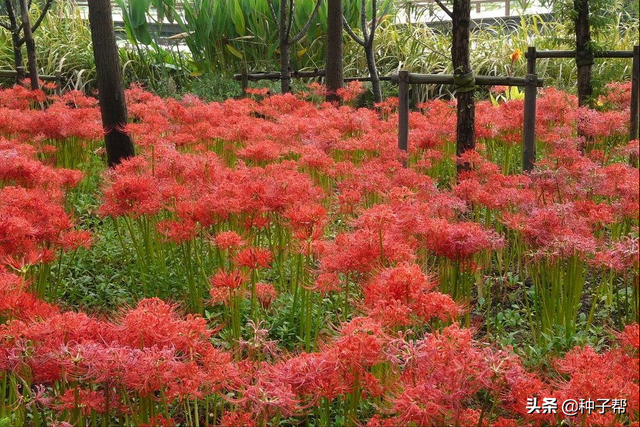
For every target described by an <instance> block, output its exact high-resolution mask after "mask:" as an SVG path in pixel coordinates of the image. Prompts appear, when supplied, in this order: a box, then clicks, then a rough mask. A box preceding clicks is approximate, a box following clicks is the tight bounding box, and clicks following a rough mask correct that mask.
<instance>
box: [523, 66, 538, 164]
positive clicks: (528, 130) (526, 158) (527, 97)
mask: <svg viewBox="0 0 640 427" xmlns="http://www.w3.org/2000/svg"><path fill="white" fill-rule="evenodd" d="M537 93H538V76H536V75H535V74H527V76H526V77H525V86H524V130H523V134H522V139H523V141H522V171H523V172H530V171H532V170H533V165H534V164H535V162H536V96H537Z"/></svg>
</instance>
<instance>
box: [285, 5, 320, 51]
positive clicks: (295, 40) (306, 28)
mask: <svg viewBox="0 0 640 427" xmlns="http://www.w3.org/2000/svg"><path fill="white" fill-rule="evenodd" d="M321 3H322V0H318V1H317V2H316V6H315V7H314V8H313V12H311V15H310V16H309V19H308V20H307V22H306V23H305V24H304V27H302V29H301V30H300V32H299V33H298V34H296V35H295V36H294V37H293V38H292V39H291V40H289V44H290V45H292V44H295V43H298V42H299V41H300V39H302V37H304V35H305V34H306V32H307V31H309V27H311V22H312V21H313V20H314V19H315V17H316V15H317V14H318V11H319V10H320V4H321Z"/></svg>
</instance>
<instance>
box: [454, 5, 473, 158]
mask: <svg viewBox="0 0 640 427" xmlns="http://www.w3.org/2000/svg"><path fill="white" fill-rule="evenodd" d="M452 18H453V40H452V43H451V59H452V61H453V68H454V74H458V75H465V74H469V73H471V64H470V61H469V26H470V23H471V1H470V0H454V2H453V17H452ZM456 99H457V101H458V107H457V108H458V122H457V125H456V132H457V136H456V153H457V155H458V156H460V155H461V154H463V153H464V152H465V151H468V150H473V149H474V148H475V134H474V123H475V100H474V91H468V92H463V91H457V92H456ZM466 168H468V165H459V169H466Z"/></svg>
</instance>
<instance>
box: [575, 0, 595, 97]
mask: <svg viewBox="0 0 640 427" xmlns="http://www.w3.org/2000/svg"><path fill="white" fill-rule="evenodd" d="M573 7H574V9H575V12H576V19H575V30H576V65H577V67H578V104H579V105H580V106H583V105H588V104H589V101H590V98H591V94H592V92H593V89H592V87H591V66H592V65H593V53H592V52H591V46H590V43H591V30H590V29H589V1H588V0H574V2H573Z"/></svg>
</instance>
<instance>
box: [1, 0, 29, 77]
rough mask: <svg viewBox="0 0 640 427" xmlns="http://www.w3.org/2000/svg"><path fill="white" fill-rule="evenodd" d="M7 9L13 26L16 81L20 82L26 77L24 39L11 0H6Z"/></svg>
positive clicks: (12, 38) (12, 41)
mask: <svg viewBox="0 0 640 427" xmlns="http://www.w3.org/2000/svg"><path fill="white" fill-rule="evenodd" d="M4 4H5V7H6V9H7V17H8V18H9V25H10V27H11V44H12V47H13V62H14V64H15V68H16V73H17V74H16V82H17V83H20V82H21V81H22V80H24V78H25V77H26V76H25V74H24V60H23V56H22V41H21V40H20V32H19V31H18V20H17V19H16V14H15V11H14V10H13V4H12V3H11V1H10V0H5V2H4Z"/></svg>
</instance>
